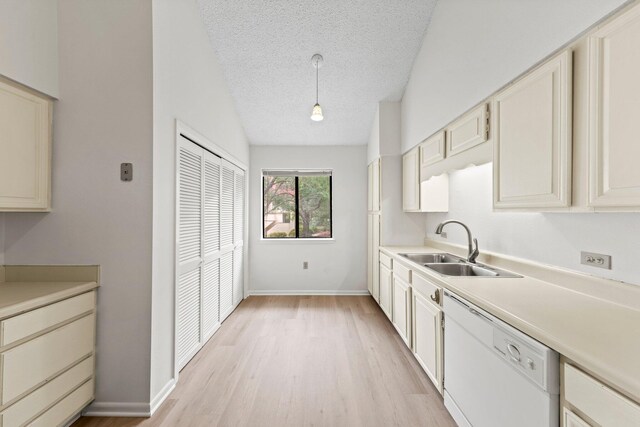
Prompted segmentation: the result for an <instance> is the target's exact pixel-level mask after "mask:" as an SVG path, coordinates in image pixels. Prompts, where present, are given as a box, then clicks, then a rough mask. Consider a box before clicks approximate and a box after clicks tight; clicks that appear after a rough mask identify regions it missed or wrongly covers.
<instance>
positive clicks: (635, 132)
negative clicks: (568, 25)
mask: <svg viewBox="0 0 640 427" xmlns="http://www.w3.org/2000/svg"><path fill="white" fill-rule="evenodd" d="M639 49H640V6H635V7H634V8H633V9H631V10H629V11H628V12H625V13H624V14H622V15H620V16H619V17H618V18H616V19H614V20H613V21H611V22H609V23H608V24H606V25H605V26H603V27H602V28H600V29H598V30H597V31H596V32H595V33H594V34H592V35H591V36H590V37H589V113H588V114H589V137H588V138H589V204H590V205H591V206H594V207H640V168H639V167H638V159H640V143H639V142H638V138H639V136H640V120H639V119H640V102H638V94H639V93H640V79H638V75H640V56H639V55H638V52H639Z"/></svg>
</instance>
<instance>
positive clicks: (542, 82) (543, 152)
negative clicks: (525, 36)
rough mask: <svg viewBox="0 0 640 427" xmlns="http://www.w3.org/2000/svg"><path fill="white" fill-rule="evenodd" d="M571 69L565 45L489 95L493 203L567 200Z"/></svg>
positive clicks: (551, 204)
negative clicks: (492, 102)
mask: <svg viewBox="0 0 640 427" xmlns="http://www.w3.org/2000/svg"><path fill="white" fill-rule="evenodd" d="M571 70H572V54H571V51H570V50H566V51H563V52H562V53H560V54H559V55H556V56H555V57H553V58H551V59H550V60H549V61H547V62H546V63H545V64H543V65H542V66H540V67H539V68H537V69H536V70H534V71H533V72H531V73H529V74H528V75H526V76H525V77H523V78H522V79H520V80H518V81H517V82H515V83H514V84H513V85H511V86H509V87H507V88H506V89H505V90H503V91H502V92H500V93H498V94H497V95H496V96H495V109H494V111H495V114H494V119H495V123H494V126H493V129H494V151H493V155H494V163H493V173H494V177H493V197H494V201H493V206H494V208H535V209H546V208H559V207H567V206H569V205H570V204H571V164H572V162H571V160H572V108H571V106H572V71H571Z"/></svg>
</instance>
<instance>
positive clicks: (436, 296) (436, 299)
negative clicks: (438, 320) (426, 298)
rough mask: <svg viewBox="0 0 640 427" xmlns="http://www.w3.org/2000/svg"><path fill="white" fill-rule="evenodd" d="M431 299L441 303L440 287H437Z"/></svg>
mask: <svg viewBox="0 0 640 427" xmlns="http://www.w3.org/2000/svg"><path fill="white" fill-rule="evenodd" d="M431 301H434V302H435V303H436V304H440V289H436V292H435V293H434V294H433V295H431Z"/></svg>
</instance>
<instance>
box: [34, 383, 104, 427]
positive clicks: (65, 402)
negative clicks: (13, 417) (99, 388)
mask: <svg viewBox="0 0 640 427" xmlns="http://www.w3.org/2000/svg"><path fill="white" fill-rule="evenodd" d="M92 400H93V379H91V380H89V381H87V382H86V383H84V384H82V385H81V386H80V387H79V388H78V389H77V390H75V391H74V392H73V393H71V394H69V395H68V396H67V397H65V398H64V399H62V400H61V401H60V402H58V403H56V404H55V405H54V406H53V407H52V408H51V409H49V410H48V411H47V412H45V413H44V414H42V415H40V416H39V417H38V418H36V419H35V420H33V422H31V423H30V424H29V426H30V427H32V426H33V427H35V426H42V427H52V426H61V425H63V424H64V423H65V422H67V421H69V419H70V418H71V417H73V416H74V415H76V414H77V413H78V412H80V411H81V410H82V409H83V408H84V407H85V406H86V405H87V404H88V403H89V402H91V401H92Z"/></svg>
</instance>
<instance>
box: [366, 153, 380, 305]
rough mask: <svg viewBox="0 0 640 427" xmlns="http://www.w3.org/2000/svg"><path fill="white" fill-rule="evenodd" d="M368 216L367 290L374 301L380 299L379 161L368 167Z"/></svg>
mask: <svg viewBox="0 0 640 427" xmlns="http://www.w3.org/2000/svg"><path fill="white" fill-rule="evenodd" d="M367 171H368V180H367V182H368V198H367V199H368V216H367V236H368V239H367V288H368V289H369V293H370V294H371V296H373V298H374V299H375V300H376V301H379V299H380V271H379V270H378V263H379V251H378V247H379V246H380V175H381V174H380V159H376V160H374V161H373V162H371V163H370V164H369V166H368V170H367Z"/></svg>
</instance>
